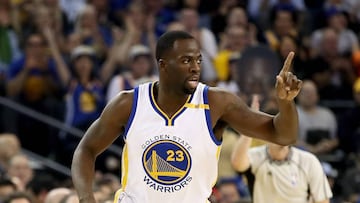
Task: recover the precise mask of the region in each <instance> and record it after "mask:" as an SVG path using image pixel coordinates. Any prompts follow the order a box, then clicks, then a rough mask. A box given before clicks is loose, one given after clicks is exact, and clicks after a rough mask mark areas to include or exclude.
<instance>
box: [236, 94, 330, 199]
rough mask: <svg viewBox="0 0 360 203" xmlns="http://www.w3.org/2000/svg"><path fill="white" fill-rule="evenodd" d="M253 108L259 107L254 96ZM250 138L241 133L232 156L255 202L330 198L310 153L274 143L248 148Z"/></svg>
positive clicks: (317, 163) (257, 108) (315, 161)
mask: <svg viewBox="0 0 360 203" xmlns="http://www.w3.org/2000/svg"><path fill="white" fill-rule="evenodd" d="M252 108H253V109H254V110H259V101H258V99H257V97H254V98H253V101H252ZM251 142H252V138H250V137H246V136H245V135H241V136H240V138H239V139H238V141H237V144H236V145H235V148H234V151H233V154H232V159H231V160H232V165H233V167H234V168H235V170H237V171H239V172H242V173H244V174H245V175H246V177H247V179H248V185H249V188H250V193H251V195H252V200H253V202H254V203H262V202H264V203H265V202H276V203H281V202H284V203H288V202H299V203H300V202H304V203H306V202H322V203H325V202H327V203H328V202H329V199H330V198H331V197H332V196H333V195H332V191H331V189H330V186H329V183H328V182H327V179H326V176H325V174H324V171H323V169H322V166H321V164H320V161H319V160H318V159H317V158H316V157H315V156H314V155H313V154H311V153H309V152H305V151H303V150H300V149H297V148H295V147H291V146H281V145H277V144H274V143H267V144H266V145H263V146H259V147H254V148H251V149H249V148H250V145H251Z"/></svg>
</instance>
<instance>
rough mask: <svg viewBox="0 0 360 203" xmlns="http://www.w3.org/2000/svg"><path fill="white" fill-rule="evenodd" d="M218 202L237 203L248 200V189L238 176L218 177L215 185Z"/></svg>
mask: <svg viewBox="0 0 360 203" xmlns="http://www.w3.org/2000/svg"><path fill="white" fill-rule="evenodd" d="M217 188H218V191H219V193H220V194H219V195H220V200H219V203H238V202H243V201H245V200H248V196H247V195H248V194H247V193H248V191H247V188H246V186H245V185H244V182H243V180H242V179H241V178H240V177H233V178H224V179H220V181H219V183H218V185H217Z"/></svg>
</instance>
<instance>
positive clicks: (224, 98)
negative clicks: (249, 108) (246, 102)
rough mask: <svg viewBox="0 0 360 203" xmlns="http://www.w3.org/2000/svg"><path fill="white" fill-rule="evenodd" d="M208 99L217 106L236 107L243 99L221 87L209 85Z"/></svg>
mask: <svg viewBox="0 0 360 203" xmlns="http://www.w3.org/2000/svg"><path fill="white" fill-rule="evenodd" d="M208 99H209V103H210V105H211V103H212V104H216V106H223V107H235V106H238V105H241V104H242V102H239V101H241V99H240V97H238V96H236V95H235V94H233V93H231V92H229V91H227V90H225V89H223V88H220V87H209V88H208ZM213 106H215V105H213Z"/></svg>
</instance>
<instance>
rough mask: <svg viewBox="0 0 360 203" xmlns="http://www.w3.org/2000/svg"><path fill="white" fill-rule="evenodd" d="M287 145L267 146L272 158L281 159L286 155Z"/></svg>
mask: <svg viewBox="0 0 360 203" xmlns="http://www.w3.org/2000/svg"><path fill="white" fill-rule="evenodd" d="M289 151H290V148H289V146H280V145H279V146H268V152H269V155H270V157H271V158H272V159H274V160H278V161H282V160H285V158H286V157H287V156H288V154H289Z"/></svg>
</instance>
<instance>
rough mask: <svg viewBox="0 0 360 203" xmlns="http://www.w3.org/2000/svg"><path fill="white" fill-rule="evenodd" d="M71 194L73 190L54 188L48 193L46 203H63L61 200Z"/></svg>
mask: <svg viewBox="0 0 360 203" xmlns="http://www.w3.org/2000/svg"><path fill="white" fill-rule="evenodd" d="M70 193H71V190H70V189H69V188H65V187H59V188H54V189H52V190H50V191H49V192H48V193H47V195H46V198H45V201H44V203H61V200H62V199H64V198H65V197H66V196H67V195H69V194H70Z"/></svg>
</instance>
